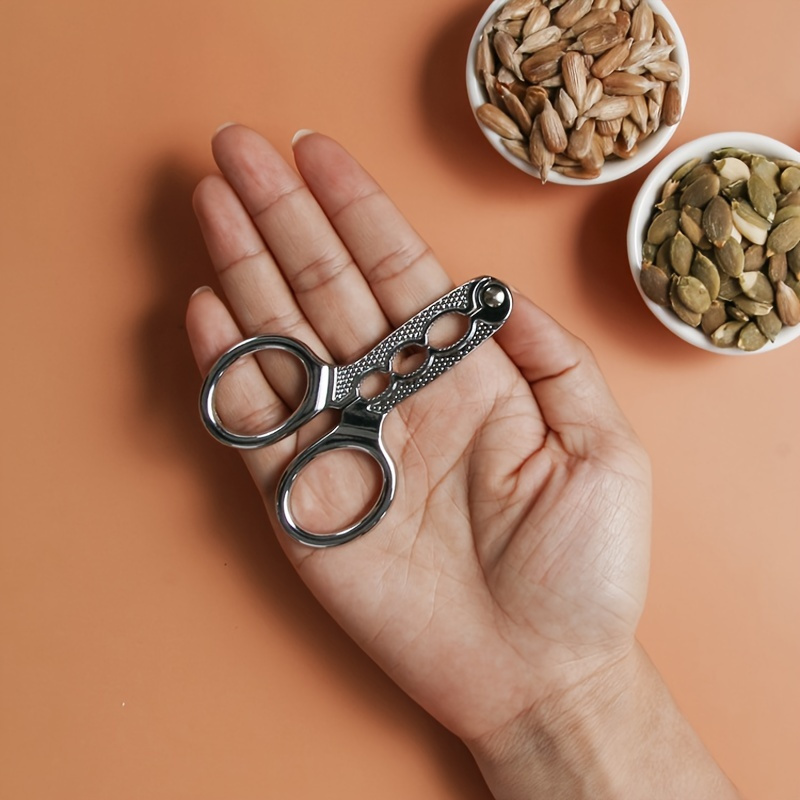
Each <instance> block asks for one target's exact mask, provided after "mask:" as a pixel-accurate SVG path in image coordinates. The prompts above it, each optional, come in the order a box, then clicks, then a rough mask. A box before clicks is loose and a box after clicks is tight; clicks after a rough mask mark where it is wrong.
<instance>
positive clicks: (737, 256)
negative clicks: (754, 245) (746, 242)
mask: <svg viewBox="0 0 800 800" xmlns="http://www.w3.org/2000/svg"><path fill="white" fill-rule="evenodd" d="M716 258H717V264H719V268H720V269H721V270H722V271H723V272H725V273H727V274H728V275H730V276H731V277H732V278H738V277H739V275H741V274H742V272H744V261H745V253H744V250H743V249H742V245H741V244H740V243H739V242H737V241H736V239H734V238H733V236H729V237H728V238H727V239H726V240H725V242H724V243H723V245H722V247H719V248H717V250H716Z"/></svg>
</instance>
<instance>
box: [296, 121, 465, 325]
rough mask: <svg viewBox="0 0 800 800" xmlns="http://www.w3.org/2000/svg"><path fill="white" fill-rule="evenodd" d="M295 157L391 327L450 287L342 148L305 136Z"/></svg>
mask: <svg viewBox="0 0 800 800" xmlns="http://www.w3.org/2000/svg"><path fill="white" fill-rule="evenodd" d="M294 155H295V164H296V165H297V169H298V170H299V172H300V174H301V175H302V176H303V180H304V181H305V182H306V185H307V186H308V188H309V189H310V190H311V192H312V194H313V195H314V197H315V198H316V200H317V202H318V203H319V205H320V207H321V208H322V209H323V211H324V212H325V214H326V216H327V217H328V219H329V220H330V221H331V223H332V225H333V227H334V229H335V230H336V232H337V233H338V234H339V237H340V238H341V240H342V241H343V242H344V244H345V246H346V247H347V249H348V250H349V251H350V253H352V255H353V258H354V260H355V262H356V264H357V265H358V267H359V269H360V270H361V272H362V273H363V275H364V277H365V278H366V279H367V282H368V283H369V285H370V288H371V289H372V293H373V294H374V295H375V297H376V299H377V300H378V303H379V304H380V306H381V308H382V309H383V312H384V314H385V315H386V317H387V318H388V319H389V321H390V322H391V323H392V325H395V326H396V325H398V324H400V323H402V322H405V321H406V320H407V319H408V318H409V317H410V316H412V315H413V314H415V313H416V312H417V311H419V310H420V309H421V308H424V307H425V306H427V305H428V304H429V303H430V302H431V301H432V300H434V299H435V298H437V297H440V296H441V295H443V294H446V293H447V292H448V291H450V289H452V288H453V283H452V281H451V280H450V278H449V277H448V276H447V274H446V273H445V271H444V270H443V269H442V267H441V265H440V264H439V262H438V260H437V258H436V256H435V255H434V253H433V252H432V250H431V248H430V247H429V246H428V244H427V243H426V242H425V241H424V240H423V239H422V237H420V235H419V234H418V233H417V232H416V231H415V230H414V228H413V227H412V225H411V224H410V223H409V222H408V220H406V218H405V217H404V216H403V215H402V214H401V213H400V211H399V210H398V209H397V207H396V206H395V204H394V203H393V202H392V201H391V200H390V199H389V197H388V196H387V194H386V193H385V192H384V191H383V189H381V187H380V186H379V185H378V183H377V181H376V180H375V179H374V178H373V177H372V176H371V175H370V174H369V173H368V172H367V171H366V170H365V169H364V168H363V167H362V166H361V165H360V164H359V163H358V162H357V161H356V160H355V159H354V158H353V157H352V156H351V155H350V154H349V153H348V152H347V151H346V150H345V149H344V147H342V146H341V145H340V144H339V143H338V142H336V141H334V140H333V139H331V138H329V137H327V136H324V135H322V134H319V133H314V132H311V131H308V132H306V131H304V132H302V133H301V134H300V135H297V136H295V141H294Z"/></svg>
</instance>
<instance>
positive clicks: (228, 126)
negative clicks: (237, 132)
mask: <svg viewBox="0 0 800 800" xmlns="http://www.w3.org/2000/svg"><path fill="white" fill-rule="evenodd" d="M231 125H236V123H235V122H223V123H222V125H220V126H219V128H217V129H216V130H215V131H214V133H213V134H212V136H211V138H212V139H213V138H214V137H215V136H216V135H217V134H218V133H219V132H220V131H224V130H225V128H230V127H231Z"/></svg>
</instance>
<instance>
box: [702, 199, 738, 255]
mask: <svg viewBox="0 0 800 800" xmlns="http://www.w3.org/2000/svg"><path fill="white" fill-rule="evenodd" d="M732 230H733V215H732V214H731V207H730V206H729V205H728V202H727V201H726V200H725V198H724V197H720V196H719V195H717V196H716V197H713V198H712V199H711V200H710V202H709V203H708V205H707V206H706V208H705V211H704V212H703V231H704V232H705V234H706V236H707V237H708V240H709V241H710V242H711V244H713V245H714V246H715V247H722V245H723V243H724V242H725V240H726V239H727V238H728V237H729V236H730V235H731V231H732Z"/></svg>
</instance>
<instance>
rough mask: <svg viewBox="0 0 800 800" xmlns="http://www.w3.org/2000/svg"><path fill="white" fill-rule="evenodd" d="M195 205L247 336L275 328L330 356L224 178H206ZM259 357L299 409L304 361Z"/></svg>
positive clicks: (274, 382) (273, 382)
mask: <svg viewBox="0 0 800 800" xmlns="http://www.w3.org/2000/svg"><path fill="white" fill-rule="evenodd" d="M194 208H195V213H196V215H197V219H198V222H199V224H200V230H201V232H202V234H203V238H204V240H205V242H206V247H207V248H208V252H209V255H210V257H211V261H212V263H213V265H214V268H215V270H216V272H217V275H218V276H219V280H220V283H221V285H222V288H223V290H224V292H225V295H226V297H227V298H228V300H229V302H230V304H231V307H232V309H233V311H234V314H235V316H236V318H237V320H238V327H239V329H240V330H242V331H243V333H244V335H245V336H253V335H257V334H262V333H266V332H269V333H276V334H281V335H284V336H293V337H295V338H297V339H300V340H301V341H303V342H304V343H305V344H307V345H308V346H309V347H310V348H311V349H312V350H313V351H314V352H316V353H317V355H319V356H320V358H330V356H329V354H328V351H327V350H326V349H325V346H324V345H323V343H322V341H321V340H320V339H319V337H318V336H317V335H316V333H315V331H314V329H313V328H312V326H311V325H310V324H309V322H308V320H307V319H306V318H305V316H304V314H303V313H302V311H301V310H300V309H299V308H298V306H297V303H296V302H295V300H294V297H293V296H292V292H291V290H290V289H289V287H288V286H287V285H286V283H285V282H284V281H283V279H282V278H281V276H280V272H279V270H278V268H277V266H276V265H275V262H274V260H273V258H272V254H271V253H270V252H269V251H268V250H267V248H266V247H265V245H264V241H263V239H262V238H261V235H260V234H259V232H258V230H256V228H255V226H254V224H253V221H252V220H251V219H250V216H249V214H248V213H247V211H246V210H245V209H244V207H243V206H242V203H241V201H240V200H239V198H238V197H237V196H236V194H235V192H234V191H233V189H231V187H230V186H229V185H228V183H227V182H226V181H225V180H224V178H222V177H220V176H218V175H211V176H208V177H207V178H205V179H203V180H202V181H201V182H200V184H199V185H198V186H197V189H196V190H195V193H194ZM232 343H233V342H231V344H232ZM221 352H222V351H219V352H218V353H217V354H216V355H217V356H219V355H221ZM215 357H216V356H215ZM257 360H258V362H259V363H260V364H261V366H262V369H263V370H264V373H265V374H266V375H267V376H268V378H269V381H270V383H271V386H272V388H274V389H275V390H276V391H277V392H278V394H279V395H280V396H281V397H282V398H284V400H286V402H287V403H289V405H290V406H292V407H296V404H297V402H298V401H299V397H298V396H297V395H298V391H300V390H302V383H303V380H302V377H301V376H300V374H299V372H298V367H299V365H298V364H296V363H294V360H293V359H291V358H289V357H283V358H280V357H277V356H276V355H275V354H265V353H259V354H258V356H257ZM229 382H230V381H229Z"/></svg>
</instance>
